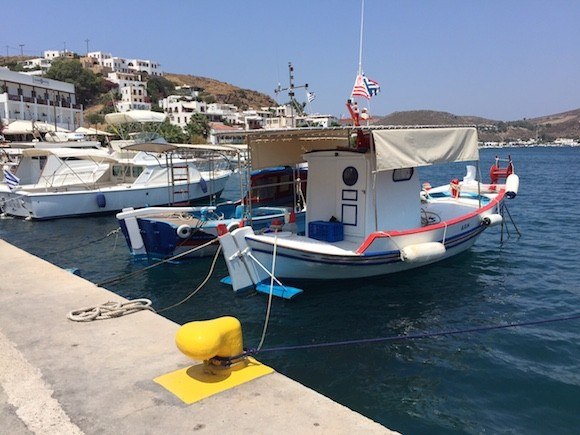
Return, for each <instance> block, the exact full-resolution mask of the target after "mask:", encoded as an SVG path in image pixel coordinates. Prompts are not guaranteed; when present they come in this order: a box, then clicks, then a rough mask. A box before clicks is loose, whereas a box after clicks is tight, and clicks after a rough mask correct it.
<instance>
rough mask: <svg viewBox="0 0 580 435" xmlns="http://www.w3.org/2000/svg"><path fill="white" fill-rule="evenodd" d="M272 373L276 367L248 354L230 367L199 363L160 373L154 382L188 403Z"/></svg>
mask: <svg viewBox="0 0 580 435" xmlns="http://www.w3.org/2000/svg"><path fill="white" fill-rule="evenodd" d="M272 372H274V369H273V368H271V367H268V366H266V365H264V364H262V363H260V362H259V361H257V360H255V359H254V358H251V357H249V358H248V359H247V364H240V365H238V366H234V367H231V368H228V369H221V368H213V367H212V368H211V369H210V368H208V367H207V366H206V365H204V364H197V365H194V366H191V367H186V368H183V369H180V370H176V371H174V372H171V373H168V374H166V375H162V376H159V377H157V378H155V379H154V381H155V382H156V383H158V384H159V385H161V386H162V387H164V388H165V389H167V390H168V391H169V392H171V393H173V394H174V395H176V396H177V397H179V399H181V400H182V401H183V402H184V403H186V404H188V405H189V404H191V403H195V402H198V401H200V400H201V399H205V398H206V397H209V396H213V395H214V394H217V393H221V392H222V391H226V390H229V389H231V388H234V387H237V386H238V385H242V384H245V383H246V382H249V381H251V380H253V379H257V378H259V377H262V376H265V375H268V374H270V373H272Z"/></svg>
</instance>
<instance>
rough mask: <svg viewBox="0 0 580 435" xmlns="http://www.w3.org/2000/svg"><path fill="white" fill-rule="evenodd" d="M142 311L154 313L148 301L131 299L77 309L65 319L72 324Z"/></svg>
mask: <svg viewBox="0 0 580 435" xmlns="http://www.w3.org/2000/svg"><path fill="white" fill-rule="evenodd" d="M142 310H149V311H155V310H153V308H152V307H151V301H150V300H149V299H133V300H132V301H128V302H114V301H109V302H105V303H104V304H100V305H95V306H93V307H86V308H79V309H78V310H72V311H71V312H70V313H68V314H67V316H66V317H67V318H68V319H69V320H72V321H74V322H91V321H93V320H105V319H112V318H115V317H121V316H126V315H127V314H131V313H136V312H137V311H142Z"/></svg>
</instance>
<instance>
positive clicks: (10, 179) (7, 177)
mask: <svg viewBox="0 0 580 435" xmlns="http://www.w3.org/2000/svg"><path fill="white" fill-rule="evenodd" d="M3 172H4V182H5V183H6V184H7V185H8V187H9V188H10V190H14V188H15V187H16V186H18V184H19V183H20V178H18V177H17V176H16V175H14V174H13V173H12V172H10V171H9V170H8V169H6V168H4V170H3Z"/></svg>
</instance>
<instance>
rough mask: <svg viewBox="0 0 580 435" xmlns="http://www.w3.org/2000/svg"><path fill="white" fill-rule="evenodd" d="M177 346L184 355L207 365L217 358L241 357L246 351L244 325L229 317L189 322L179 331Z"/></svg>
mask: <svg viewBox="0 0 580 435" xmlns="http://www.w3.org/2000/svg"><path fill="white" fill-rule="evenodd" d="M175 344H176V345H177V348H178V349H179V350H180V351H181V352H182V353H183V354H184V355H186V356H188V357H189V358H191V359H194V360H198V361H204V362H206V364H207V363H208V362H211V360H212V359H214V358H216V357H218V358H230V357H235V356H239V355H241V354H242V353H243V351H244V341H243V337H242V325H241V324H240V321H239V320H238V319H236V318H235V317H229V316H226V317H220V318H217V319H212V320H200V321H196V322H189V323H186V324H185V325H183V326H182V327H181V328H179V330H178V331H177V334H176V335H175Z"/></svg>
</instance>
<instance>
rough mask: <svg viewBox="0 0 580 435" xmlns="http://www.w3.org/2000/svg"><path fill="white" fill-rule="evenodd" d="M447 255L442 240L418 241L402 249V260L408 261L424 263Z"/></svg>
mask: <svg viewBox="0 0 580 435" xmlns="http://www.w3.org/2000/svg"><path fill="white" fill-rule="evenodd" d="M443 255H445V245H444V244H443V243H440V242H427V243H417V244H416V245H409V246H405V247H404V248H403V249H401V260H403V261H405V262H407V263H423V262H426V261H431V260H436V259H438V258H441V257H443Z"/></svg>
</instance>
